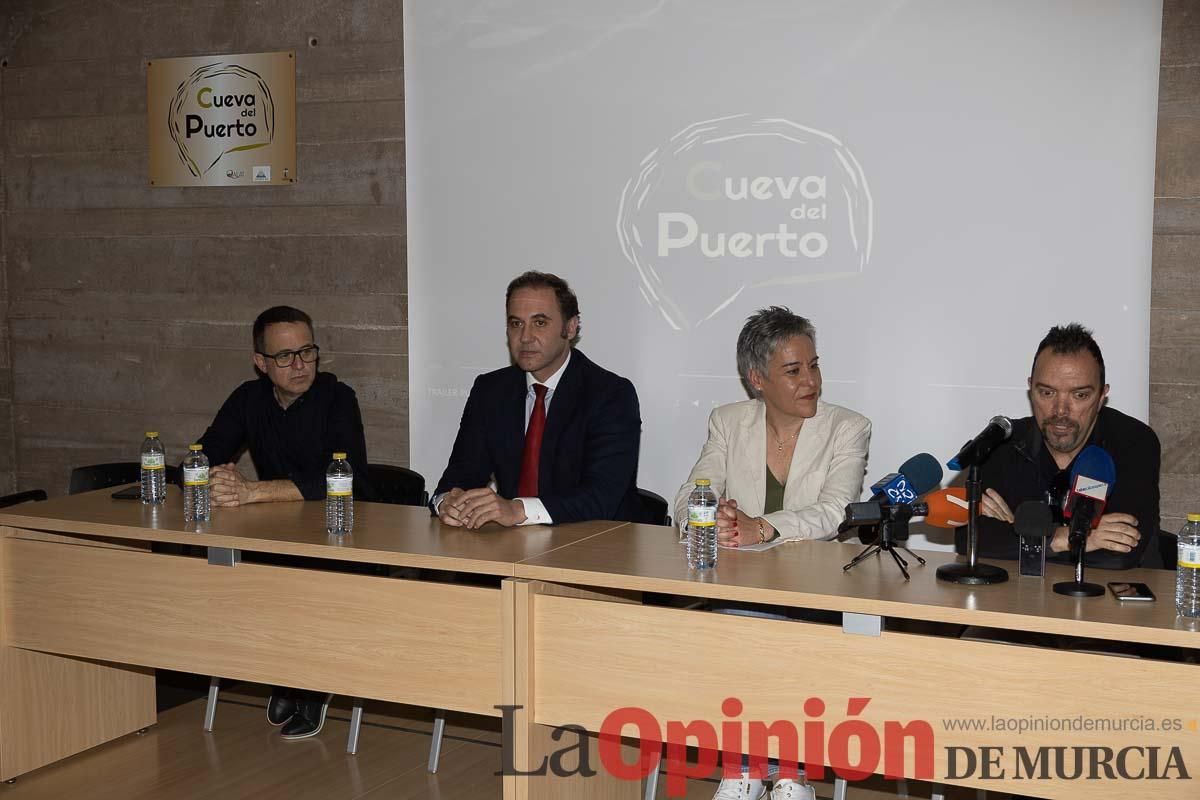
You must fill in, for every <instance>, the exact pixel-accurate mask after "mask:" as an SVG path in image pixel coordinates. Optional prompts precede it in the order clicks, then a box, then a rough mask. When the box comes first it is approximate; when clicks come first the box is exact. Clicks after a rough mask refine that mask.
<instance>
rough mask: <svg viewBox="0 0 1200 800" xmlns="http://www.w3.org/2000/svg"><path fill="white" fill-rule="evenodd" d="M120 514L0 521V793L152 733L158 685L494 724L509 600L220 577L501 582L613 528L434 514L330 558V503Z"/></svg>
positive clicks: (73, 507) (362, 519)
mask: <svg viewBox="0 0 1200 800" xmlns="http://www.w3.org/2000/svg"><path fill="white" fill-rule="evenodd" d="M109 495H110V491H100V492H93V493H88V494H82V495H76V496H73V497H65V498H60V499H55V500H52V501H50V502H45V503H36V504H34V503H31V504H25V505H21V506H17V507H13V508H11V509H7V510H5V511H4V512H3V513H2V514H0V526H4V527H2V528H0V534H2V536H3V539H2V541H0V642H2V643H3V647H2V648H0V779H2V780H7V779H9V778H12V777H14V776H17V775H20V774H22V773H24V772H28V771H29V770H32V769H36V768H37V767H39V766H42V765H44V764H48V763H51V762H53V761H56V760H58V759H60V758H64V757H66V756H68V755H71V754H73V753H77V752H80V751H82V750H84V749H87V748H89V747H92V746H94V745H96V744H99V743H101V742H104V741H108V740H110V739H113V738H116V737H117V736H121V735H124V734H126V733H129V732H131V731H135V730H138V729H140V728H144V727H146V726H148V725H151V724H153V723H154V721H155V704H154V678H153V668H166V669H174V670H181V671H185V672H195V673H200V674H208V675H216V676H221V677H227V678H234V679H240V680H249V681H254V682H258V683H273V684H279V685H285V686H296V687H303V688H311V689H318V690H321V691H328V692H334V693H336V694H341V695H348V696H353V697H362V698H373V699H378V700H388V701H394V702H401V703H410V704H414V705H421V706H432V707H435V708H442V709H448V710H457V711H466V712H471V713H477V714H486V715H491V716H499V715H500V712H499V711H498V710H497V709H496V706H498V705H502V704H504V703H505V702H506V699H507V698H509V697H511V682H512V680H513V662H512V658H511V651H512V647H513V644H512V641H511V631H512V620H511V609H512V608H513V601H512V598H511V597H510V594H511V592H512V589H513V586H512V585H511V584H500V585H493V586H487V585H484V586H478V585H469V584H466V583H445V582H441V583H438V582H427V581H420V580H397V579H392V578H385V577H380V576H376V575H364V574H352V573H345V572H337V571H329V570H323V569H317V568H309V567H308V566H307V565H306V563H305V562H298V563H297V565H296V566H275V565H269V564H262V563H246V562H241V563H236V565H235V566H233V567H232V568H231V567H230V566H226V565H229V564H234V563H235V554H236V553H242V552H258V553H271V554H282V555H287V556H294V557H302V558H318V559H332V560H338V561H352V562H357V563H363V564H384V565H392V566H400V567H419V568H428V569H436V570H448V571H454V572H458V573H467V574H473V575H482V576H488V575H490V576H499V577H501V578H504V577H509V576H512V575H513V574H515V565H516V564H517V562H519V561H521V560H523V559H525V558H529V557H531V556H534V555H538V554H542V553H547V552H550V551H553V550H554V549H556V548H559V547H563V546H565V545H568V544H571V543H573V542H576V541H579V540H581V539H586V538H587V537H589V536H593V535H597V534H598V533H600V532H603V531H604V530H607V529H609V528H612V527H614V526H615V525H616V524H617V523H611V522H601V523H584V524H580V525H573V526H566V527H561V528H546V527H536V528H522V529H519V530H503V529H499V528H496V527H493V528H492V529H490V530H484V531H464V530H462V529H454V528H449V527H446V526H443V525H442V524H441V523H440V522H438V521H437V520H436V519H435V518H432V517H431V516H430V514H429V512H428V511H427V510H426V509H423V508H412V507H405V506H392V505H381V504H373V503H358V504H356V507H355V512H356V519H355V530H354V534H353V535H352V536H350V537H347V538H345V539H342V540H338V539H335V538H332V537H329V536H327V535H326V533H325V529H324V526H325V523H324V508H323V504H322V503H320V502H312V503H278V504H271V505H265V504H264V505H256V506H248V507H244V508H239V509H229V510H225V509H217V510H214V513H213V519H212V521H211V522H209V523H204V524H201V525H196V524H188V523H185V522H184V521H183V518H182V504H181V502H180V499H179V497H178V494H177V493H176V491H175V490H174V489H173V488H172V489H171V490H170V495H169V497H168V500H167V503H166V504H165V505H164V506H161V507H147V506H143V505H141V504H140V503H137V502H131V501H116V500H113V499H111V498H110V496H109ZM158 542H161V543H173V544H184V545H193V546H197V547H199V548H205V549H206V550H207V554H208V558H207V559H206V558H203V557H188V556H185V555H174V554H166V553H162V552H152V549H151V544H152V543H158ZM497 583H498V584H499V582H497Z"/></svg>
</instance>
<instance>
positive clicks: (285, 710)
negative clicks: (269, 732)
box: [267, 686, 296, 728]
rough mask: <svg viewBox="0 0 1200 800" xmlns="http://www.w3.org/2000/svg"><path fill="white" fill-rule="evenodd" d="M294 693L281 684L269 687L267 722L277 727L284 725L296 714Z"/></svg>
mask: <svg viewBox="0 0 1200 800" xmlns="http://www.w3.org/2000/svg"><path fill="white" fill-rule="evenodd" d="M295 695H296V693H295V692H294V691H293V690H291V689H288V688H285V687H282V686H275V687H272V689H271V699H270V700H268V701H267V722H269V723H271V724H272V725H274V726H275V727H276V728H278V727H279V726H280V725H284V724H286V723H287V722H288V720H290V719H291V718H292V717H293V716H295V714H296V696H295Z"/></svg>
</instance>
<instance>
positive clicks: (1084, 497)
mask: <svg viewBox="0 0 1200 800" xmlns="http://www.w3.org/2000/svg"><path fill="white" fill-rule="evenodd" d="M1116 482H1117V466H1116V464H1114V463H1113V460H1112V456H1110V455H1109V454H1108V451H1107V450H1105V449H1104V448H1102V447H1098V446H1096V445H1094V444H1092V445H1088V446H1087V447H1085V448H1084V449H1083V452H1081V453H1080V454H1079V456H1078V457H1077V458H1076V459H1075V466H1074V467H1073V468H1072V469H1071V491H1070V493H1069V494H1068V495H1067V500H1066V503H1065V504H1064V505H1063V519H1068V520H1070V521H1071V544H1072V545H1074V544H1076V542H1077V540H1086V539H1087V535H1088V532H1089V531H1091V530H1092V529H1093V528H1095V527H1096V526H1097V525H1099V524H1100V517H1101V516H1102V515H1103V514H1104V505H1105V503H1106V502H1107V501H1108V495H1109V493H1110V492H1112V489H1113V486H1114V485H1115V484H1116Z"/></svg>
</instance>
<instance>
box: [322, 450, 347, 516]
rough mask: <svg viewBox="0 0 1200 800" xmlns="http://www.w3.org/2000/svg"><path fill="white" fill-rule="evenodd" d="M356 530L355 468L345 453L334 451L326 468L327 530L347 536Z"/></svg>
mask: <svg viewBox="0 0 1200 800" xmlns="http://www.w3.org/2000/svg"><path fill="white" fill-rule="evenodd" d="M353 530H354V470H352V469H351V468H350V462H349V461H347V460H346V454H345V453H334V454H333V462H332V463H331V464H330V465H329V469H327V470H325V532H326V533H328V534H329V535H330V536H345V535H346V534H348V533H351V532H352V531H353Z"/></svg>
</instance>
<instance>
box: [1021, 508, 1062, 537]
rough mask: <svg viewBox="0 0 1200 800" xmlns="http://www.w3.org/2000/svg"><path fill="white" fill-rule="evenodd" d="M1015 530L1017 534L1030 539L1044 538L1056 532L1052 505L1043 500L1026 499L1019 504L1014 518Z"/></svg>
mask: <svg viewBox="0 0 1200 800" xmlns="http://www.w3.org/2000/svg"><path fill="white" fill-rule="evenodd" d="M1013 530H1014V531H1016V533H1017V536H1020V537H1022V538H1030V539H1042V538H1045V537H1047V536H1052V535H1053V534H1054V514H1053V513H1051V511H1050V506H1048V505H1046V503H1045V501H1042V500H1026V501H1025V502H1024V503H1021V505H1019V506H1017V513H1016V514H1015V519H1014V520H1013Z"/></svg>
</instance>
